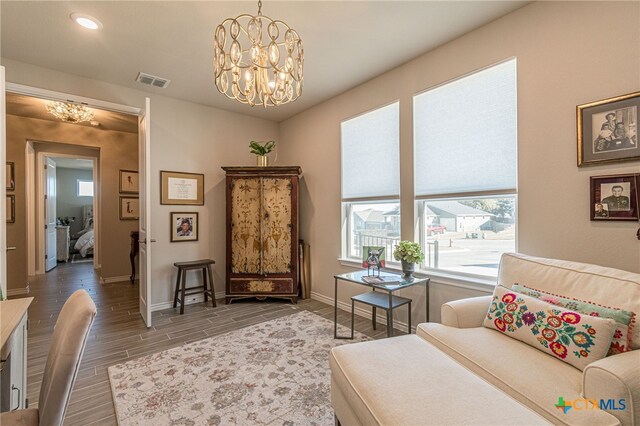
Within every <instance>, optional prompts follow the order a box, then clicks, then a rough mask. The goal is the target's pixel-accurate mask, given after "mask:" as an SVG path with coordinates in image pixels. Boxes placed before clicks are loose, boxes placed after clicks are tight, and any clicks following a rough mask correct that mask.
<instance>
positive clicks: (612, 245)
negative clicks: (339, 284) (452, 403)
mask: <svg viewBox="0 0 640 426" xmlns="http://www.w3.org/2000/svg"><path fill="white" fill-rule="evenodd" d="M604 16H606V17H607V18H606V21H607V22H615V31H612V29H611V27H610V26H608V25H603V17H604ZM639 53H640V3H638V2H535V3H532V4H530V5H528V6H526V7H524V8H522V9H519V10H517V11H515V12H514V13H511V14H509V15H507V16H505V17H503V18H501V19H498V20H496V21H494V22H492V23H490V24H488V25H486V26H484V27H482V28H480V29H477V30H475V31H473V32H470V33H468V34H466V35H464V36H462V37H460V38H458V39H456V40H454V41H452V42H450V43H448V44H446V45H444V46H442V47H440V48H438V49H436V50H433V51H431V52H428V53H426V54H424V55H422V56H420V57H418V58H417V59H415V60H413V61H411V62H409V63H407V64H405V65H403V66H401V67H398V68H395V69H393V70H392V71H390V72H388V73H385V74H383V75H381V76H379V77H377V78H375V79H373V80H371V81H369V82H367V83H365V84H363V85H361V86H358V87H356V88H354V89H352V90H349V91H348V92H345V93H343V94H342V95H340V96H337V97H335V98H332V99H330V100H329V101H327V102H324V103H322V104H320V105H317V106H315V107H313V108H311V109H309V110H307V111H305V112H303V113H301V114H299V115H297V116H295V117H293V118H291V119H289V120H287V121H284V122H283V123H281V126H280V132H281V135H280V139H281V145H282V148H284V149H282V150H281V156H282V158H283V161H284V162H299V163H300V165H301V166H302V169H303V171H304V184H303V185H302V188H303V193H302V196H301V199H302V205H301V238H304V239H305V240H308V241H309V243H310V244H311V250H312V253H313V255H312V271H313V274H314V275H313V291H314V292H316V293H319V294H320V295H321V296H328V297H333V279H332V276H333V274H335V273H337V272H341V271H342V272H346V271H348V270H349V268H347V267H341V265H340V263H339V262H338V261H337V258H338V257H339V256H340V227H341V223H340V220H341V219H340V218H341V212H340V122H341V120H344V119H345V118H349V117H352V116H354V115H357V114H360V113H362V112H364V111H367V110H371V109H374V108H376V107H379V106H382V105H385V104H387V103H389V102H392V101H395V100H398V99H399V100H400V139H401V140H400V145H401V147H400V150H401V168H402V174H401V199H402V203H403V205H402V236H403V238H404V239H413V224H414V212H413V202H412V201H413V173H412V167H413V161H412V151H413V139H412V138H413V130H412V96H413V95H414V94H415V93H417V92H420V91H423V90H425V89H427V88H430V87H433V86H436V85H439V84H441V83H443V82H446V81H448V80H451V79H454V78H456V77H459V76H462V75H464V74H467V73H470V72H473V71H474V70H478V69H480V68H483V67H486V66H488V65H491V64H494V63H497V62H500V61H503V60H505V59H507V58H510V57H516V58H517V67H518V139H519V140H518V150H519V154H518V157H519V160H518V168H519V170H518V185H519V190H518V192H519V201H518V221H519V223H518V247H519V251H521V252H523V253H527V254H530V255H535V256H544V257H553V258H560V259H570V260H575V261H582V262H589V263H596V264H601V265H606V266H612V267H616V268H621V269H626V270H629V271H634V272H640V241H638V240H637V239H636V237H635V232H636V229H637V228H638V223H637V222H626V223H615V222H599V223H594V222H591V221H589V176H593V175H602V174H613V173H629V172H638V163H637V162H634V163H620V164H615V165H608V166H597V167H591V168H580V169H579V168H578V167H577V166H576V112H575V111H576V105H579V104H583V103H587V102H590V101H595V100H598V99H603V98H607V97H612V96H617V95H622V94H626V93H630V92H634V91H638V90H640V54H639ZM309 84H311V83H309ZM436 281H443V280H436ZM344 291H345V293H344V294H345V295H344V297H341V300H342V301H345V302H346V301H348V298H347V295H350V294H352V293H356V292H358V291H362V289H353V288H351V289H349V288H345V290H344ZM407 291H408V292H409V293H410V294H411V295H413V296H414V297H416V298H418V299H419V300H420V298H421V297H424V293H423V290H417V289H416V290H412V289H411V290H407ZM475 294H479V293H478V292H477V291H474V290H471V289H467V288H461V287H453V286H450V285H446V284H442V283H438V282H436V283H434V286H433V287H432V294H431V297H432V298H431V303H430V305H431V315H430V316H431V319H432V320H433V319H435V320H437V319H438V318H439V307H440V305H441V304H442V303H443V302H445V301H447V300H451V299H455V298H460V297H467V296H472V295H475ZM414 314H417V315H418V319H419V320H420V319H424V313H423V307H420V306H416V308H415V310H414Z"/></svg>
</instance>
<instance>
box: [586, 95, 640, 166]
mask: <svg viewBox="0 0 640 426" xmlns="http://www.w3.org/2000/svg"><path fill="white" fill-rule="evenodd" d="M639 114H640V92H635V93H630V94H628V95H623V96H618V97H615V98H609V99H603V100H601V101H596V102H591V103H588V104H584V105H578V107H577V121H578V167H582V166H592V165H596V164H603V163H618V162H621V161H634V160H636V161H637V160H640V148H639V147H638V116H639Z"/></svg>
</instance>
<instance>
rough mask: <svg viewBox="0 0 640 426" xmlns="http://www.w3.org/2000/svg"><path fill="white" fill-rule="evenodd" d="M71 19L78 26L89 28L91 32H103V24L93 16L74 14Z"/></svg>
mask: <svg viewBox="0 0 640 426" xmlns="http://www.w3.org/2000/svg"><path fill="white" fill-rule="evenodd" d="M70 18H71V20H72V21H73V22H75V23H76V24H78V25H80V26H83V27H85V28H88V29H90V30H101V29H102V22H100V21H98V20H97V19H96V18H94V17H93V16H89V15H86V14H84V13H78V12H73V13H72V14H71V15H70Z"/></svg>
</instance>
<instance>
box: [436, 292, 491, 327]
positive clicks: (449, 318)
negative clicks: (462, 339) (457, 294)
mask: <svg viewBox="0 0 640 426" xmlns="http://www.w3.org/2000/svg"><path fill="white" fill-rule="evenodd" d="M492 297H493V296H481V297H472V298H469V299H460V300H454V301H453V302H448V303H445V304H444V305H442V308H440V315H441V317H442V324H443V325H447V326H449V327H456V328H472V327H481V326H482V322H483V321H484V318H485V317H486V316H487V311H488V310H489V305H490V304H491V300H492Z"/></svg>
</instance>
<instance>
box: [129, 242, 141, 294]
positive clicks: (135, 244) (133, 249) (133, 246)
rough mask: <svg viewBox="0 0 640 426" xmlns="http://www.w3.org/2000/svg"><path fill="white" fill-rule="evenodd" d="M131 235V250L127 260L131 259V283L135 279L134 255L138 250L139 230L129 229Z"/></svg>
mask: <svg viewBox="0 0 640 426" xmlns="http://www.w3.org/2000/svg"><path fill="white" fill-rule="evenodd" d="M129 236H130V237H131V251H130V252H129V260H130V261H131V276H130V277H129V279H130V280H131V284H133V283H134V282H135V280H136V256H137V255H138V253H139V252H140V232H138V231H131V233H130V234H129Z"/></svg>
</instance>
